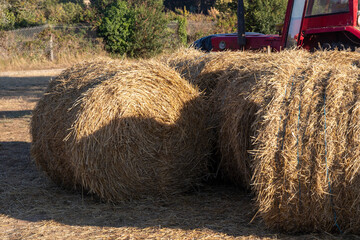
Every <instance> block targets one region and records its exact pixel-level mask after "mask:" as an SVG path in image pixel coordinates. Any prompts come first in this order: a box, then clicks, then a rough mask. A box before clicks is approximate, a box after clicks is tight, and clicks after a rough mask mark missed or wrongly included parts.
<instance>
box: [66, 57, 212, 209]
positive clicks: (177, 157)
mask: <svg viewBox="0 0 360 240" xmlns="http://www.w3.org/2000/svg"><path fill="white" fill-rule="evenodd" d="M106 65H107V66H108V67H112V68H114V69H115V70H114V71H115V74H114V75H111V76H109V77H108V78H107V79H106V80H104V81H102V82H101V83H99V84H97V85H96V86H95V87H93V88H89V89H88V90H87V91H86V92H84V93H82V95H81V97H80V98H76V99H75V98H74V99H73V102H75V100H76V103H75V104H74V106H73V107H72V110H71V114H73V116H76V117H75V118H72V119H74V121H73V122H72V125H71V129H70V132H69V135H68V141H69V144H70V146H71V147H70V153H71V161H72V165H73V167H74V174H75V178H76V179H79V180H80V182H81V184H82V186H83V187H84V188H85V189H89V191H90V192H92V193H95V194H97V195H98V196H99V197H100V198H102V199H104V200H106V201H111V202H118V201H122V200H126V199H133V198H140V197H146V196H171V195H174V194H177V193H180V192H184V191H188V190H190V189H192V188H194V187H196V186H198V185H199V184H201V181H202V180H203V179H204V178H205V177H207V175H208V170H207V167H208V162H207V160H208V157H209V151H210V141H211V136H210V133H209V131H208V127H207V124H206V113H207V106H206V102H205V101H204V100H203V97H202V95H201V93H200V92H199V91H198V90H197V89H196V88H194V87H193V86H192V85H191V84H189V83H188V82H187V81H185V80H183V79H182V78H181V77H180V76H179V75H178V74H177V73H176V72H174V71H173V70H171V69H170V68H168V67H167V66H165V65H163V64H159V63H155V62H151V61H147V62H145V61H140V62H136V63H128V65H127V69H126V70H125V71H124V70H123V69H122V67H121V66H117V65H116V66H112V65H111V64H106ZM98 74H99V75H101V74H102V73H98ZM94 77H97V76H96V75H95V76H94ZM63 130H65V129H63Z"/></svg>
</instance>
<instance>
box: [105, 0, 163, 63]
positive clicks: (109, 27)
mask: <svg viewBox="0 0 360 240" xmlns="http://www.w3.org/2000/svg"><path fill="white" fill-rule="evenodd" d="M101 7H102V5H101ZM163 8H164V7H163V3H162V1H161V0H146V1H143V0H132V1H123V0H116V1H115V2H114V3H112V4H110V5H108V6H107V7H106V8H105V11H104V17H103V18H102V20H101V24H100V27H99V30H100V34H101V36H103V37H104V40H105V44H106V48H107V49H108V50H111V52H115V53H118V54H121V55H124V54H126V55H127V56H130V57H150V56H153V55H154V54H156V53H159V52H161V51H162V49H163V47H164V39H165V38H166V33H167V31H166V28H167V19H166V16H165V13H164V11H163Z"/></svg>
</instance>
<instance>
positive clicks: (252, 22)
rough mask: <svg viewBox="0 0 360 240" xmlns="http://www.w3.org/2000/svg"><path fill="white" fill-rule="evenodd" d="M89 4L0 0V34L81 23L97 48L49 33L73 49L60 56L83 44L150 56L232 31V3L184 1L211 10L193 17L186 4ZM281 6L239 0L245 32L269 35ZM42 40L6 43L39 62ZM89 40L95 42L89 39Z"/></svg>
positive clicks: (139, 0)
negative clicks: (99, 40) (37, 27)
mask: <svg viewBox="0 0 360 240" xmlns="http://www.w3.org/2000/svg"><path fill="white" fill-rule="evenodd" d="M90 2H91V5H90V6H85V5H84V1H83V0H27V1H23V0H0V33H1V31H2V30H5V31H6V30H12V29H17V28H23V27H31V26H37V25H44V24H51V25H53V26H54V25H63V26H68V25H83V24H86V25H87V26H90V27H91V28H92V29H93V30H97V36H99V37H101V38H102V39H103V44H102V43H101V44H100V45H98V46H95V45H96V42H98V39H99V38H96V36H92V40H91V39H88V40H86V39H87V38H86V35H84V34H82V35H79V33H70V32H68V31H67V32H66V33H65V32H62V33H61V34H60V33H56V32H54V33H53V34H52V36H53V37H54V42H55V43H56V46H60V45H61V44H62V43H69V42H67V40H66V41H65V40H64V39H68V41H70V43H69V44H70V45H71V44H72V46H74V47H75V48H74V49H70V48H71V47H70V48H69V49H67V48H66V47H65V45H63V47H61V49H62V50H61V51H62V52H63V53H65V52H67V53H69V54H71V53H72V52H75V53H79V52H81V50H80V48H81V46H82V47H84V49H86V51H90V52H91V51H92V50H89V46H92V47H93V49H96V51H98V50H99V47H103V48H104V49H105V50H106V51H108V52H110V53H112V54H116V55H122V56H128V57H151V56H154V55H155V54H157V53H159V52H161V51H162V50H163V49H164V48H165V49H174V48H177V47H178V46H186V45H188V44H191V43H192V42H193V41H195V40H196V39H198V38H201V37H203V36H206V35H210V34H214V33H228V32H236V30H237V26H236V25H237V16H236V10H237V0H216V1H215V0H211V1H210V0H205V1H193V2H191V4H190V3H189V2H190V1H188V3H189V4H190V5H191V6H192V4H194V3H199V4H200V5H199V4H198V5H199V6H200V8H199V9H201V6H207V7H209V6H213V7H211V8H207V11H206V13H207V14H203V13H204V11H201V12H202V13H201V12H200V13H199V9H197V10H196V9H194V8H189V9H187V8H186V7H185V6H187V5H186V4H185V5H184V6H182V7H181V8H177V9H175V10H174V11H169V9H167V11H165V10H164V1H163V0H90ZM180 2H181V1H176V2H175V1H174V2H171V1H170V2H169V1H167V2H166V1H165V5H166V3H167V4H168V5H169V4H170V5H171V4H172V5H171V6H172V7H174V6H175V5H176V4H180ZM286 2H287V0H244V5H245V22H246V30H247V31H255V32H262V33H275V31H276V30H275V25H276V24H277V23H281V22H283V18H284V15H285V8H286ZM175 3H176V4H175ZM174 4H175V5H174ZM170 5H169V6H170ZM173 5H174V6H173ZM169 22H171V24H170V25H169ZM75 28H77V27H75ZM78 29H80V28H78ZM94 33H95V32H94ZM2 35H4V34H2ZM5 35H6V34H5ZM44 36H45V35H43V36H42V37H40V36H38V37H37V38H36V40H31V41H28V40H26V41H25V42H24V43H21V41H20V40H19V41H15V42H17V44H18V46H15V45H12V46H13V47H14V48H13V50H12V51H14V52H18V53H19V55H21V54H20V52H19V51H20V50H21V49H22V50H23V51H24V53H23V54H22V55H23V56H25V55H26V56H28V57H31V58H36V57H38V58H41V57H43V54H42V52H44V51H45V49H46V47H47V46H48V45H47V44H48V42H47V41H48V39H45V37H44ZM47 36H49V35H47ZM94 39H97V40H96V41H93V40H94ZM41 41H44V43H41ZM19 44H20V45H19ZM2 49H5V48H4V47H2ZM32 49H38V50H39V49H40V50H39V51H33V50H32ZM26 51H27V52H26ZM8 52H9V51H8ZM27 53H29V54H27ZM0 55H1V46H0ZM30 55H31V56H30ZM40 56H41V57H40ZM57 57H58V56H57Z"/></svg>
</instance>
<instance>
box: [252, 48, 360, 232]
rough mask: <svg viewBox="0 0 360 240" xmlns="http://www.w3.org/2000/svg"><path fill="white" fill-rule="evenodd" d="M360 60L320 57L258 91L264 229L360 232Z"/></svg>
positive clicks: (257, 179) (258, 177)
mask: <svg viewBox="0 0 360 240" xmlns="http://www.w3.org/2000/svg"><path fill="white" fill-rule="evenodd" d="M359 57H360V56H359V54H357V53H348V52H345V53H340V52H322V53H316V54H313V55H311V56H310V57H306V58H302V59H301V61H300V63H301V64H300V65H299V64H297V63H296V62H292V63H291V62H289V64H288V65H287V66H286V65H285V64H284V65H282V66H281V67H278V68H274V71H275V73H274V74H273V75H270V76H265V77H263V78H261V79H260V81H259V82H258V83H257V85H256V86H255V87H254V92H253V94H252V96H251V97H250V99H251V101H253V102H255V103H256V104H258V105H259V107H260V110H259V111H258V112H257V115H256V120H255V123H254V125H253V126H254V128H255V129H257V133H256V140H255V141H254V143H255V147H254V148H255V150H254V161H253V163H252V165H253V168H254V176H253V189H254V192H255V195H256V202H257V206H258V207H259V214H260V215H261V216H262V217H263V219H264V221H265V223H266V224H267V226H269V227H271V228H273V229H280V230H285V231H289V232H300V231H319V230H320V231H334V230H335V231H338V230H339V229H341V231H343V232H355V233H359V232H360V231H359V230H360V219H359V215H360V207H359V206H360V198H359V196H360V187H359V186H360V175H359V168H360V161H359V156H360V148H359V146H360V138H359V136H360V110H359V109H360V99H359V94H360V82H359V80H360V78H359V77H360V76H359V74H360V70H359V64H358V63H359V62H358V59H359Z"/></svg>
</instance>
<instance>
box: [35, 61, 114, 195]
mask: <svg viewBox="0 0 360 240" xmlns="http://www.w3.org/2000/svg"><path fill="white" fill-rule="evenodd" d="M99 73H102V74H101V75H100V74H99ZM112 74H114V71H113V70H112V67H111V66H110V65H109V64H108V65H103V64H99V63H83V64H79V65H77V66H74V67H72V68H69V69H67V70H66V71H64V72H63V73H62V74H61V75H60V76H58V77H57V78H55V79H54V80H52V81H51V82H50V84H49V86H48V88H47V90H46V91H45V94H44V96H43V97H42V98H41V99H40V101H39V102H38V103H37V106H36V107H35V109H34V111H33V116H32V119H31V128H30V132H31V136H32V145H31V155H32V157H33V159H34V160H35V163H36V164H37V166H38V167H39V168H41V169H42V170H44V172H45V173H46V174H47V175H48V176H49V177H50V178H51V179H52V180H53V181H54V182H56V183H57V184H59V185H62V186H64V187H67V188H74V187H76V185H78V181H76V180H75V177H74V171H73V168H72V164H71V156H72V154H71V151H70V146H69V144H68V141H65V140H64V139H65V138H66V136H67V135H68V134H69V129H70V128H71V126H72V124H73V122H74V121H75V118H76V115H75V114H74V113H73V112H71V111H69V109H70V108H71V107H72V106H73V104H74V101H75V100H76V99H77V98H78V97H79V96H80V95H81V94H82V93H83V92H85V91H86V90H87V89H89V88H91V87H92V86H93V85H96V84H97V83H99V82H101V81H102V80H103V79H106V78H108V77H109V75H112Z"/></svg>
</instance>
